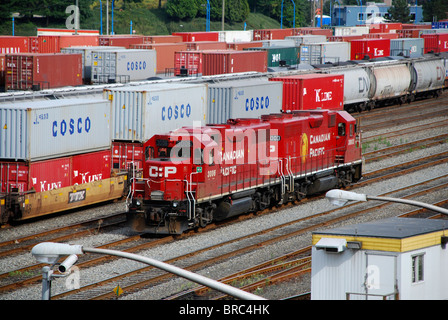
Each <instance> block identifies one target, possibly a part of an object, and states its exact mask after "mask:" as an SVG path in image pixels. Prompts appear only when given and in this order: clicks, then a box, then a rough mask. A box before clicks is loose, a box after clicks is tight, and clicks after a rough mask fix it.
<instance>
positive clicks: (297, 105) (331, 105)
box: [269, 74, 344, 112]
mask: <svg viewBox="0 0 448 320" xmlns="http://www.w3.org/2000/svg"><path fill="white" fill-rule="evenodd" d="M269 80H271V81H281V82H283V107H282V109H283V111H285V112H287V111H293V110H311V109H317V108H321V109H329V110H343V109H344V76H343V75H337V74H303V75H294V76H287V77H277V78H271V79H269Z"/></svg>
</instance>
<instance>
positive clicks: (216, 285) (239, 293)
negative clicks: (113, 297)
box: [82, 247, 266, 300]
mask: <svg viewBox="0 0 448 320" xmlns="http://www.w3.org/2000/svg"><path fill="white" fill-rule="evenodd" d="M82 251H84V252H91V253H100V254H108V255H112V256H118V257H122V258H126V259H131V260H135V261H138V262H143V263H146V264H149V265H152V266H154V267H156V268H159V269H162V270H165V271H167V272H170V273H173V274H175V275H178V276H180V277H183V278H185V279H188V280H191V281H194V282H196V283H199V284H202V285H204V286H207V287H209V288H212V289H215V290H218V291H221V292H224V293H226V294H229V295H231V296H233V297H236V298H239V299H243V300H266V299H265V298H263V297H260V296H257V295H254V294H252V293H249V292H246V291H243V290H240V289H237V288H234V287H232V286H229V285H227V284H224V283H221V282H219V281H215V280H213V279H209V278H207V277H204V276H201V275H199V274H196V273H193V272H190V271H187V270H184V269H181V268H178V267H175V266H173V265H170V264H167V263H164V262H161V261H158V260H154V259H151V258H147V257H143V256H140V255H136V254H133V253H128V252H122V251H117V250H108V249H98V248H84V247H83V248H82Z"/></svg>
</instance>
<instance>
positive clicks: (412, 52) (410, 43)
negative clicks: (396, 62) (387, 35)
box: [390, 38, 425, 58]
mask: <svg viewBox="0 0 448 320" xmlns="http://www.w3.org/2000/svg"><path fill="white" fill-rule="evenodd" d="M424 46H425V41H424V40H423V39H422V38H401V39H391V40H390V55H391V56H398V55H403V56H407V57H410V58H417V57H421V56H423V49H424Z"/></svg>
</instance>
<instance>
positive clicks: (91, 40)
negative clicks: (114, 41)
mask: <svg viewBox="0 0 448 320" xmlns="http://www.w3.org/2000/svg"><path fill="white" fill-rule="evenodd" d="M38 42H39V44H38V46H39V53H59V52H61V49H62V48H67V47H72V46H98V45H99V39H98V36H92V35H87V36H86V35H70V36H69V35H67V36H38Z"/></svg>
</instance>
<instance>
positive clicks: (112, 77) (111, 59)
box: [91, 49, 157, 83]
mask: <svg viewBox="0 0 448 320" xmlns="http://www.w3.org/2000/svg"><path fill="white" fill-rule="evenodd" d="M156 66H157V63H156V51H155V50H140V49H119V50H103V51H92V79H91V81H92V83H115V82H120V83H123V82H129V81H135V80H146V79H148V78H150V77H154V76H155V75H156V71H157V67H156Z"/></svg>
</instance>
